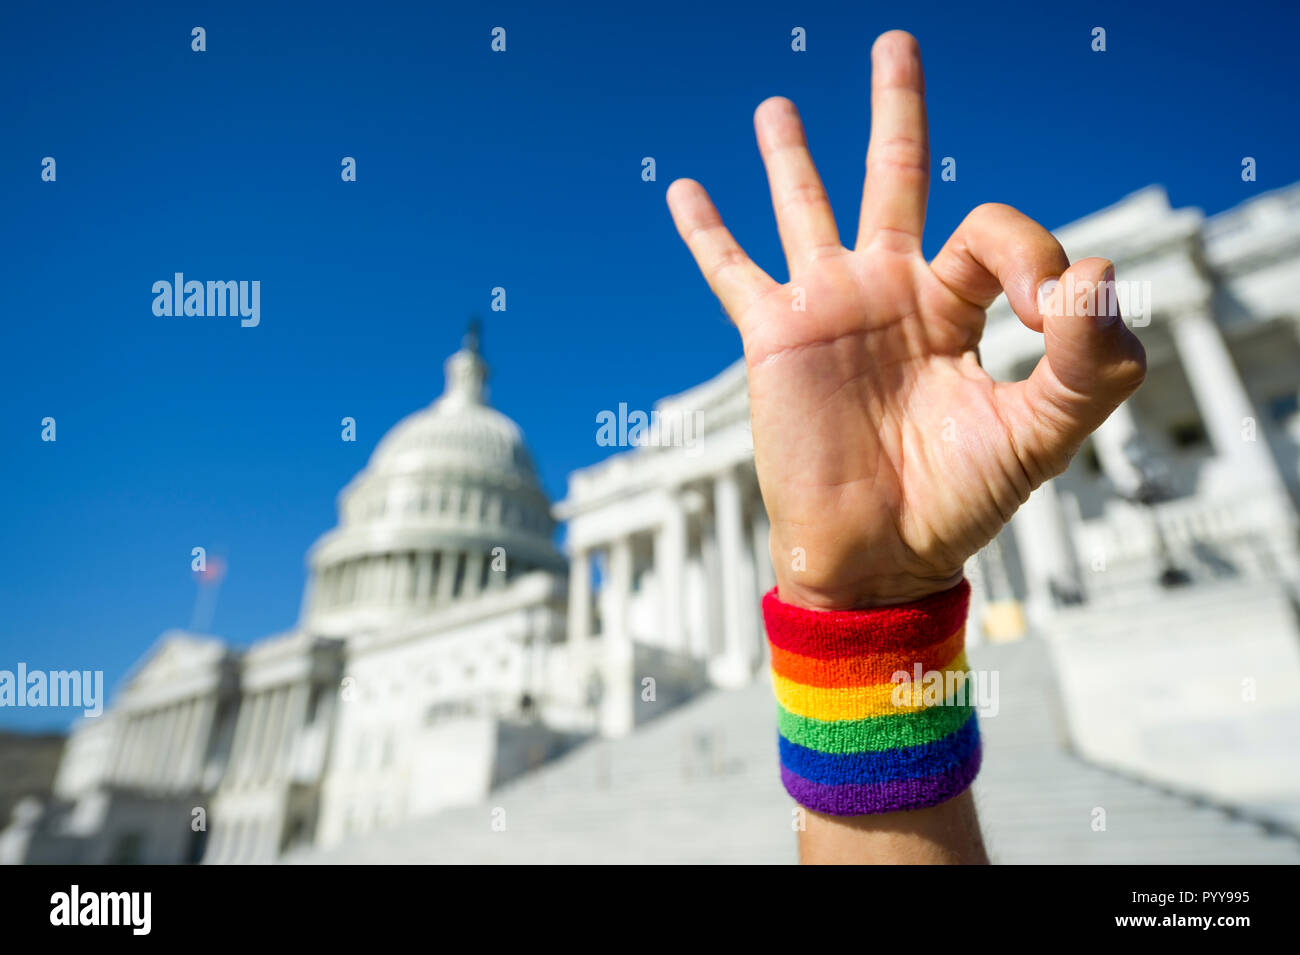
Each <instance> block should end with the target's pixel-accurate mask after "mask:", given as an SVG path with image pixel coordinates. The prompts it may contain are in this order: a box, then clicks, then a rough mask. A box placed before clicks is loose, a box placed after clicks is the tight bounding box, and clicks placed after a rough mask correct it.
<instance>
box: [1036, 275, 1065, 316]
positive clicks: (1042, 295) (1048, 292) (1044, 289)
mask: <svg viewBox="0 0 1300 955" xmlns="http://www.w3.org/2000/svg"><path fill="white" fill-rule="evenodd" d="M1060 286H1061V280H1060V279H1045V280H1044V281H1043V282H1041V283H1040V284H1039V286H1038V296H1037V305H1038V314H1039V315H1046V314H1047V305H1048V303H1049V302H1050V301H1051V298H1052V293H1053V292H1055V291H1056V290H1057V289H1058V288H1060Z"/></svg>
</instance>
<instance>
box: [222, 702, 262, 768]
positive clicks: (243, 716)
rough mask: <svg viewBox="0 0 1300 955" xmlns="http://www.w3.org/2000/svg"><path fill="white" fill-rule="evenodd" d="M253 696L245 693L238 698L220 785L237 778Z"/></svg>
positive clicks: (250, 717)
mask: <svg viewBox="0 0 1300 955" xmlns="http://www.w3.org/2000/svg"><path fill="white" fill-rule="evenodd" d="M255 699H256V698H255V697H253V696H252V695H251V694H245V695H243V696H242V697H240V699H239V709H238V710H237V711H236V712H235V732H234V734H233V735H232V736H231V739H230V752H229V753H227V754H226V768H225V773H224V778H223V779H222V781H221V785H222V786H229V785H231V784H233V783H236V782H238V780H239V764H240V760H241V759H242V758H243V757H242V754H243V752H244V749H245V747H246V746H247V741H248V732H249V729H250V727H251V724H252V721H253V704H254V701H255Z"/></svg>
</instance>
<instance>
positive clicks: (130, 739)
mask: <svg viewBox="0 0 1300 955" xmlns="http://www.w3.org/2000/svg"><path fill="white" fill-rule="evenodd" d="M122 724H123V725H122V742H121V745H120V747H119V748H118V752H117V759H116V760H115V764H114V767H113V778H114V779H115V780H117V781H118V782H123V783H124V782H127V781H128V780H129V779H130V778H131V760H132V758H133V756H134V753H135V745H136V739H137V737H138V735H139V732H140V723H139V721H138V720H137V719H136V718H135V717H134V716H129V715H128V716H126V717H125V718H124V719H123V721H122Z"/></svg>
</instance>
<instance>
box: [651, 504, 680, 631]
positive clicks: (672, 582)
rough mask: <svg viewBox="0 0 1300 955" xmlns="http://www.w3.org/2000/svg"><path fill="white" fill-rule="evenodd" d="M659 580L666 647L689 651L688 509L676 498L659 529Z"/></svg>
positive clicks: (657, 539) (669, 506) (657, 579)
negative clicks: (687, 624) (687, 609)
mask: <svg viewBox="0 0 1300 955" xmlns="http://www.w3.org/2000/svg"><path fill="white" fill-rule="evenodd" d="M654 550H655V580H656V582H657V583H658V585H659V608H660V612H661V616H660V624H659V627H660V631H661V632H660V637H661V639H662V641H663V646H664V648H665V649H667V650H670V651H672V652H674V653H682V654H684V653H686V651H687V646H686V626H685V622H684V621H685V615H684V611H685V601H686V593H685V591H686V586H685V581H686V513H685V511H683V510H682V508H681V506H680V504H679V502H678V501H677V500H676V499H675V498H674V499H673V500H671V501H670V502H669V504H668V510H667V513H666V514H664V519H663V523H662V524H660V526H659V529H658V531H656V533H655V542H654Z"/></svg>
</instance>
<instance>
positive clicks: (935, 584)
mask: <svg viewBox="0 0 1300 955" xmlns="http://www.w3.org/2000/svg"><path fill="white" fill-rule="evenodd" d="M961 580H962V571H961V569H960V568H959V569H958V570H957V571H955V572H954V573H951V574H947V575H936V576H933V577H926V576H918V575H914V574H906V573H899V574H875V575H873V576H872V578H871V579H870V580H863V581H846V582H828V581H823V582H813V581H806V580H800V579H798V575H791V574H784V575H783V574H777V576H776V589H777V597H778V599H780V600H781V602H782V603H786V604H789V605H791V606H794V607H802V608H803V609H805V610H825V611H837V610H869V609H871V608H873V607H892V606H895V605H896V604H905V603H912V602H914V601H917V600H923V599H924V598H926V597H930V596H933V595H934V594H938V593H942V592H943V591H945V590H951V589H952V588H953V587H955V586H957V584H959V583H960V582H961Z"/></svg>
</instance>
